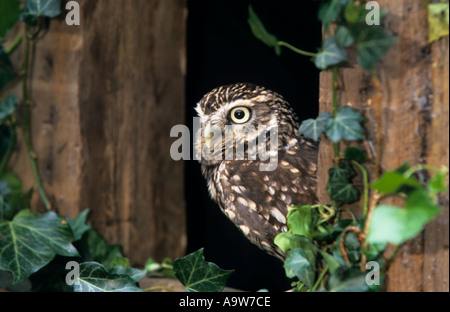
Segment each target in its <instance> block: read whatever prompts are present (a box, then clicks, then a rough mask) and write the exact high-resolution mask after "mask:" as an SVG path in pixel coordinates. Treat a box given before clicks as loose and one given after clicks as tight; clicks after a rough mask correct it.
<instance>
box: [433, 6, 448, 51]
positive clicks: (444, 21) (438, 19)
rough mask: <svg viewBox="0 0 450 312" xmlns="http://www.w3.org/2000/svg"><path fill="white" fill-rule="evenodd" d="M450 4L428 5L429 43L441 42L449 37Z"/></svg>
mask: <svg viewBox="0 0 450 312" xmlns="http://www.w3.org/2000/svg"><path fill="white" fill-rule="evenodd" d="M448 19H449V4H448V2H447V3H429V4H428V42H429V43H431V42H433V41H436V40H439V39H440V38H442V37H445V36H448V34H449V30H448V29H449V27H448Z"/></svg>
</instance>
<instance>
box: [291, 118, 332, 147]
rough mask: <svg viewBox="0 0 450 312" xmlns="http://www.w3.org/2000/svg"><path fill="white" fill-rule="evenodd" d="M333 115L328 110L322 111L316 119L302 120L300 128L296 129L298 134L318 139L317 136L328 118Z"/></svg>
mask: <svg viewBox="0 0 450 312" xmlns="http://www.w3.org/2000/svg"><path fill="white" fill-rule="evenodd" d="M332 118H333V116H332V115H331V114H330V113H328V112H323V113H322V114H320V115H319V117H317V118H316V119H307V120H305V121H303V122H302V125H301V126H300V129H299V130H298V134H299V135H304V136H305V137H307V138H310V139H313V140H314V141H316V142H317V141H319V137H320V135H321V134H322V132H323V131H324V129H325V126H326V125H327V124H328V122H329V121H330V119H332Z"/></svg>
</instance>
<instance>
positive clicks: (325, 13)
mask: <svg viewBox="0 0 450 312" xmlns="http://www.w3.org/2000/svg"><path fill="white" fill-rule="evenodd" d="M343 2H344V1H342V0H326V1H322V2H321V3H320V6H319V13H318V18H319V20H320V21H321V22H322V24H323V25H324V26H325V29H327V30H328V28H329V27H330V24H331V22H333V21H334V20H335V19H337V18H338V16H339V15H340V14H341V11H342V9H343V7H344V4H345V2H344V3H343Z"/></svg>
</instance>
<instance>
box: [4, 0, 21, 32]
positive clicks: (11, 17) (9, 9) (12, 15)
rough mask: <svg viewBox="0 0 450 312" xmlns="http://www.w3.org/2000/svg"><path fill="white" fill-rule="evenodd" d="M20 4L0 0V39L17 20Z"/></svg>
mask: <svg viewBox="0 0 450 312" xmlns="http://www.w3.org/2000/svg"><path fill="white" fill-rule="evenodd" d="M19 13H20V2H19V1H17V0H0V38H2V37H5V36H6V34H7V33H8V31H9V30H10V29H11V27H13V26H14V24H15V23H16V22H17V20H18V19H19Z"/></svg>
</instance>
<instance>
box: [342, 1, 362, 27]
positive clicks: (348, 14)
mask: <svg viewBox="0 0 450 312" xmlns="http://www.w3.org/2000/svg"><path fill="white" fill-rule="evenodd" d="M365 11H366V10H365V8H364V7H363V6H361V5H359V4H356V3H353V2H350V3H349V4H347V5H346V6H345V9H344V18H345V20H346V21H347V22H348V23H350V24H355V23H357V22H359V21H361V19H362V17H363V16H364V17H365V14H364V13H367V12H365Z"/></svg>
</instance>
